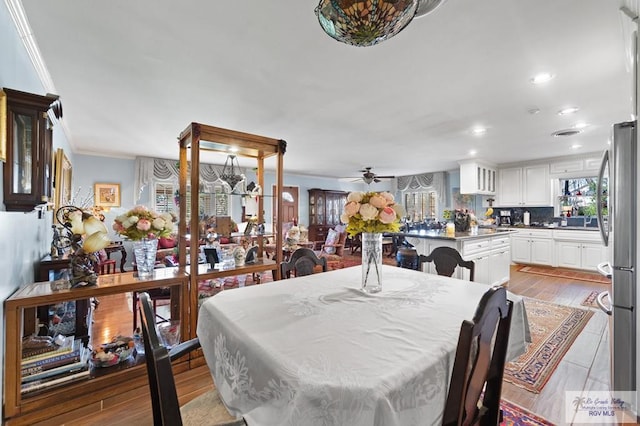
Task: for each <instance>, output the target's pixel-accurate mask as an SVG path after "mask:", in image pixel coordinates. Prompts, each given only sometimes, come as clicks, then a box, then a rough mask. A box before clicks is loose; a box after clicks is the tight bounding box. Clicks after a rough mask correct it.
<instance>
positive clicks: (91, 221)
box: [83, 216, 107, 235]
mask: <svg viewBox="0 0 640 426" xmlns="http://www.w3.org/2000/svg"><path fill="white" fill-rule="evenodd" d="M83 224H84V233H85V234H87V235H92V234H95V233H96V232H104V233H105V234H106V233H107V227H106V226H104V223H103V222H101V221H100V220H98V219H97V218H96V217H94V216H89V217H88V218H86V219H85V220H84V221H83Z"/></svg>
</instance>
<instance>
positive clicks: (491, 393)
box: [442, 286, 513, 426]
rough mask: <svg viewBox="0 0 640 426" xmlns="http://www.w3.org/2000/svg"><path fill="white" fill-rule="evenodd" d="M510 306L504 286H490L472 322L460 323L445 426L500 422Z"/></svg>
mask: <svg viewBox="0 0 640 426" xmlns="http://www.w3.org/2000/svg"><path fill="white" fill-rule="evenodd" d="M512 305H513V303H512V302H511V301H509V300H507V291H506V290H505V289H504V287H499V286H496V287H492V288H491V289H490V290H488V291H487V292H486V293H485V294H484V295H483V296H482V298H481V299H480V302H479V303H478V307H477V309H476V312H475V314H474V316H473V320H471V321H468V320H464V321H463V322H462V327H461V328H460V336H459V338H458V347H457V349H456V356H455V360H454V364H453V373H452V375H451V380H450V382H449V393H448V395H447V403H446V405H445V410H444V416H443V421H442V424H443V425H444V426H453V425H456V426H458V425H472V424H473V425H476V424H477V425H480V426H489V425H491V426H497V425H499V424H500V423H501V421H502V411H501V410H500V395H501V392H502V376H503V373H504V366H505V362H506V357H507V348H508V346H509V329H510V326H511V310H512ZM492 342H493V346H492ZM485 384H486V386H485ZM483 390H484V395H483ZM481 398H482V401H480V399H481ZM479 402H481V404H478V403H479ZM478 405H480V407H478Z"/></svg>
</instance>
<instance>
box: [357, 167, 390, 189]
mask: <svg viewBox="0 0 640 426" xmlns="http://www.w3.org/2000/svg"><path fill="white" fill-rule="evenodd" d="M360 172H361V173H362V180H363V181H364V183H366V184H367V185H369V184H371V182H375V183H378V182H380V179H393V178H395V176H380V175H377V174H375V173H373V172H372V171H371V167H365V168H364V169H362V170H360Z"/></svg>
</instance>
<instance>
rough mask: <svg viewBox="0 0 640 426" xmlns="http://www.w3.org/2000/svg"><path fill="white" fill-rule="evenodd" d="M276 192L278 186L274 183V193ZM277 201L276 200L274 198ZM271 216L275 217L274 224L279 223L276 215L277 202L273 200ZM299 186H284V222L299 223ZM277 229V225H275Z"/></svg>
mask: <svg viewBox="0 0 640 426" xmlns="http://www.w3.org/2000/svg"><path fill="white" fill-rule="evenodd" d="M275 193H276V186H275V185H273V188H272V194H275ZM274 201H275V200H274ZM271 204H272V211H271V217H272V218H273V223H274V225H275V224H277V223H279V222H280V220H278V217H277V215H276V203H275V202H273V203H271ZM298 220H299V218H298V187H297V186H283V187H282V221H281V222H282V223H287V222H295V223H298ZM274 229H275V227H274Z"/></svg>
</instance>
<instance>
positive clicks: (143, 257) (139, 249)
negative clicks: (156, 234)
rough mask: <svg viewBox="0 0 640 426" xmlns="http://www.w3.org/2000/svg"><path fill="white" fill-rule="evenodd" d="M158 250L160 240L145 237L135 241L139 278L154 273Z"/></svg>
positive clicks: (134, 254) (134, 250)
mask: <svg viewBox="0 0 640 426" xmlns="http://www.w3.org/2000/svg"><path fill="white" fill-rule="evenodd" d="M157 251H158V240H157V239H155V238H154V239H150V238H143V239H141V240H139V241H134V242H133V256H134V257H135V259H136V269H137V270H138V277H139V278H146V277H150V276H152V275H153V269H154V268H155V265H156V252H157Z"/></svg>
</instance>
